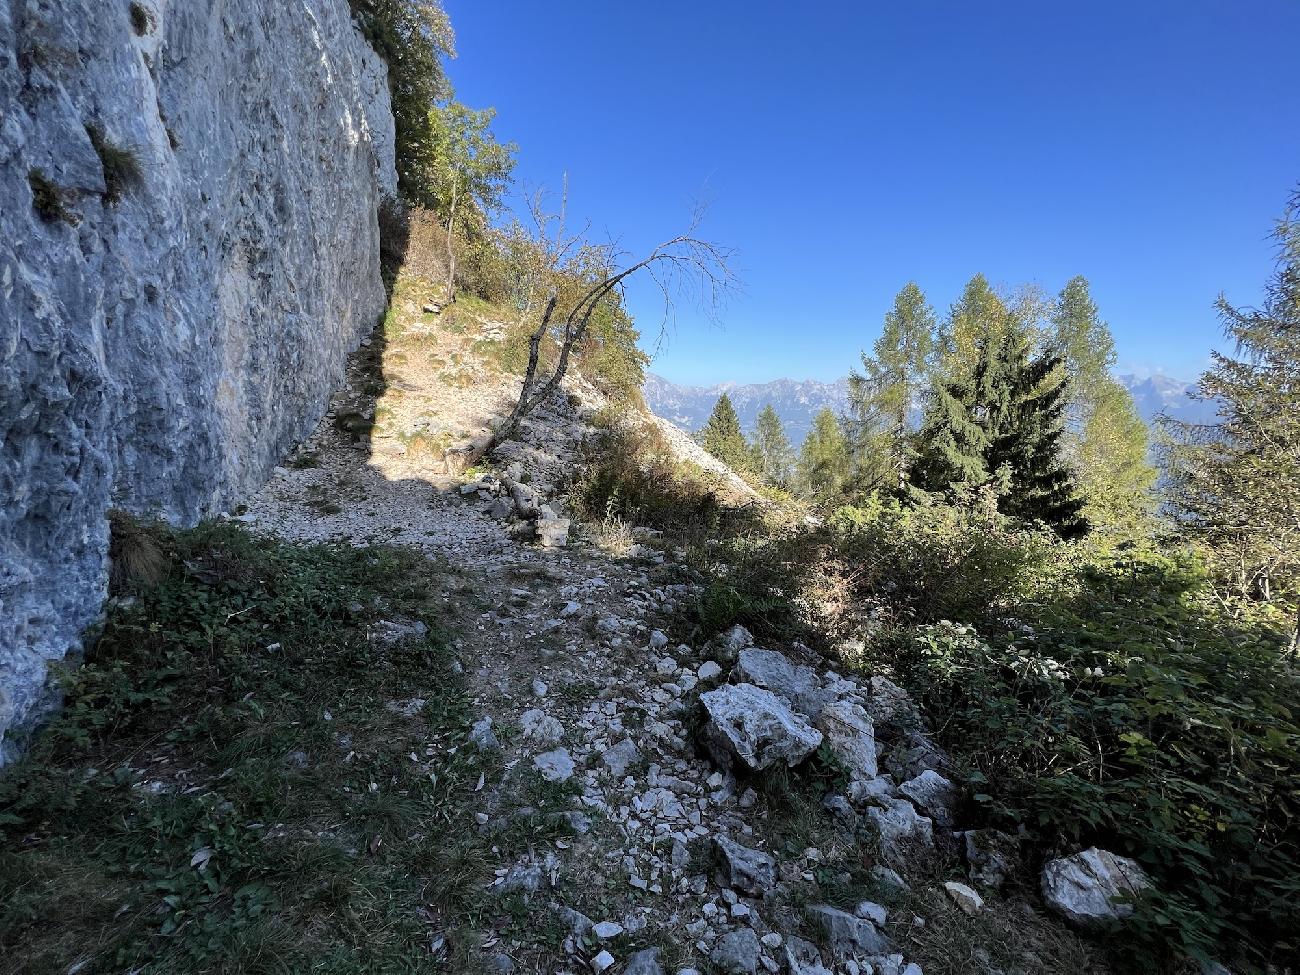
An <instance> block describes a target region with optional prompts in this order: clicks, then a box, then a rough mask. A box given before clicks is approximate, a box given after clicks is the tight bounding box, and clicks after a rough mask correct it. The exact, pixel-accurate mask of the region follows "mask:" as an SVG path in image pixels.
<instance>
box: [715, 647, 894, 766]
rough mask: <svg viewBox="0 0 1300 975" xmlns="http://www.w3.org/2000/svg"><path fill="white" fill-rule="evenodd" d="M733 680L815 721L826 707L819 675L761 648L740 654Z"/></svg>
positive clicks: (783, 656)
mask: <svg viewBox="0 0 1300 975" xmlns="http://www.w3.org/2000/svg"><path fill="white" fill-rule="evenodd" d="M731 679H732V680H733V681H735V682H736V683H737V684H753V685H754V686H755V687H761V688H763V689H764V690H768V691H771V692H772V693H773V694H775V695H776V696H777V697H779V698H782V699H783V700H785V701H787V702H789V704H790V705H791V707H793V708H794V709H795V710H796V711H798V712H800V713H801V714H804V715H807V716H808V717H809V718H812V719H814V720H815V719H816V717H817V715H818V714H819V713H820V712H821V709H822V706H823V705H824V704H825V703H826V695H825V694H824V692H823V691H822V687H821V681H820V680H819V679H818V677H817V672H816V671H815V670H813V669H812V668H811V667H807V666H805V665H803V664H796V663H794V662H792V661H791V660H790V659H789V658H787V657H786V656H785V655H784V654H780V653H777V652H776V651H775V650H763V649H760V648H758V647H750V648H748V649H745V650H741V651H740V652H739V654H738V655H737V657H736V666H735V667H734V668H733V669H732V671H731ZM873 758H874V756H873Z"/></svg>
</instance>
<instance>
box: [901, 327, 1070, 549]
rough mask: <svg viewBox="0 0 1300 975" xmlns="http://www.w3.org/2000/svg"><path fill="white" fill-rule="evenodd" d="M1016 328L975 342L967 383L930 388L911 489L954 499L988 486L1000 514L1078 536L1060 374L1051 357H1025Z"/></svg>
mask: <svg viewBox="0 0 1300 975" xmlns="http://www.w3.org/2000/svg"><path fill="white" fill-rule="evenodd" d="M1029 348H1030V344H1029V340H1028V339H1027V338H1026V337H1025V336H1024V335H1023V334H1020V333H1019V332H1017V331H1016V330H1015V329H1014V328H1010V329H1006V330H1003V331H1001V333H1000V334H995V335H993V336H991V337H985V338H983V339H981V340H980V341H979V342H978V343H977V345H976V350H975V359H974V363H973V367H972V370H971V374H970V378H969V379H966V380H959V381H952V382H948V383H944V384H940V385H938V386H937V387H936V389H935V390H934V393H933V395H932V397H931V402H930V406H929V409H928V411H927V414H926V422H925V424H924V426H923V427H922V429H921V433H920V436H919V438H918V439H919V441H920V452H919V456H918V459H917V463H916V465H915V466H914V468H913V476H912V483H913V485H914V486H915V487H916V488H918V489H920V490H922V491H926V492H929V493H943V494H947V495H949V496H954V497H960V496H962V495H963V494H967V493H969V492H970V491H971V490H973V489H976V488H981V487H985V486H988V487H991V488H993V490H994V491H995V493H996V494H997V496H998V499H999V500H998V509H999V510H1000V511H1002V513H1004V514H1007V515H1011V516H1013V517H1018V518H1024V519H1027V520H1033V521H1042V522H1044V523H1046V524H1048V525H1049V526H1051V527H1052V528H1053V529H1055V530H1056V531H1057V532H1059V533H1060V534H1062V535H1065V536H1073V535H1077V534H1079V533H1081V532H1082V531H1083V529H1084V523H1083V521H1082V520H1081V519H1080V518H1079V509H1080V506H1081V501H1080V500H1079V499H1078V497H1077V496H1076V494H1075V490H1074V485H1073V481H1072V479H1071V477H1070V473H1069V470H1068V469H1067V468H1066V467H1065V466H1064V464H1063V463H1062V461H1061V451H1060V446H1061V445H1060V440H1061V433H1062V430H1063V428H1064V419H1063V412H1064V400H1063V386H1064V375H1065V374H1064V370H1063V369H1062V368H1061V362H1060V359H1059V358H1057V357H1056V356H1054V355H1052V354H1051V353H1044V354H1041V355H1039V356H1037V357H1036V358H1034V359H1030V358H1029Z"/></svg>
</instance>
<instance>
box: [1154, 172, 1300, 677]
mask: <svg viewBox="0 0 1300 975" xmlns="http://www.w3.org/2000/svg"><path fill="white" fill-rule="evenodd" d="M1274 239H1275V240H1276V241H1277V244H1278V250H1279V255H1278V264H1277V270H1276V271H1275V273H1274V275H1273V277H1272V278H1271V279H1270V280H1269V282H1268V285H1267V287H1266V290H1265V300H1264V304H1263V306H1262V307H1261V308H1258V309H1256V308H1237V307H1235V306H1233V305H1232V304H1230V303H1229V302H1228V300H1227V298H1226V296H1220V297H1219V301H1218V310H1219V315H1220V317H1221V318H1222V320H1223V324H1224V331H1225V332H1226V334H1227V336H1228V338H1230V339H1232V341H1233V343H1234V345H1235V347H1236V348H1235V352H1234V354H1232V355H1228V354H1226V353H1219V352H1215V353H1214V354H1213V361H1212V364H1211V366H1210V368H1209V369H1208V370H1207V371H1206V372H1205V373H1204V374H1202V376H1201V378H1200V382H1199V384H1198V390H1197V395H1198V397H1199V398H1201V399H1205V400H1209V401H1213V402H1216V403H1217V404H1218V410H1219V411H1218V422H1217V423H1212V424H1206V425H1195V424H1189V423H1177V422H1172V421H1169V420H1166V421H1165V429H1166V430H1167V431H1168V433H1169V435H1170V443H1169V445H1168V447H1167V450H1166V458H1167V461H1168V468H1169V473H1170V479H1171V487H1170V491H1169V500H1170V503H1171V505H1172V507H1173V509H1174V513H1175V515H1176V517H1177V518H1178V519H1179V521H1180V522H1181V523H1182V524H1183V525H1184V526H1185V527H1186V528H1187V529H1188V530H1189V531H1190V532H1191V533H1192V534H1193V536H1194V537H1195V538H1196V539H1198V540H1199V541H1200V542H1201V543H1202V544H1203V545H1204V546H1205V547H1206V548H1207V550H1208V552H1209V555H1210V560H1211V568H1212V569H1213V570H1214V571H1215V573H1216V575H1217V577H1218V578H1219V579H1220V580H1221V581H1223V582H1224V583H1225V584H1226V586H1227V587H1228V588H1229V589H1230V590H1231V591H1233V592H1235V594H1236V595H1238V596H1240V597H1242V598H1246V599H1262V600H1282V601H1283V602H1284V603H1288V604H1289V605H1290V609H1291V612H1293V613H1298V612H1300V609H1297V605H1298V604H1300V492H1298V491H1297V485H1300V408H1297V404H1300V192H1297V193H1296V194H1295V195H1293V196H1292V198H1291V200H1290V203H1289V205H1288V207H1287V210H1286V212H1285V214H1284V215H1283V217H1282V219H1281V220H1279V221H1278V224H1277V227H1276V229H1275V232H1274ZM1298 634H1300V617H1297V623H1296V625H1294V626H1293V628H1292V638H1291V644H1292V651H1293V652H1295V651H1296V649H1297V641H1298V640H1300V636H1298Z"/></svg>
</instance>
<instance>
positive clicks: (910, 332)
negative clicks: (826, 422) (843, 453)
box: [849, 281, 935, 491]
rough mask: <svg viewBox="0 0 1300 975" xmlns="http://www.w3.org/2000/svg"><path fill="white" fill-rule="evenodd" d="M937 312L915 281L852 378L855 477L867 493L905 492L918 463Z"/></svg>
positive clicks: (900, 297) (900, 296) (901, 296)
mask: <svg viewBox="0 0 1300 975" xmlns="http://www.w3.org/2000/svg"><path fill="white" fill-rule="evenodd" d="M934 343H935V318H934V310H933V309H932V308H931V307H930V306H929V304H927V303H926V300H925V295H924V294H923V293H922V292H921V289H920V288H919V287H917V285H916V283H915V282H913V281H909V282H908V283H907V284H906V285H905V286H904V287H903V289H902V290H901V291H899V293H898V294H897V295H896V296H895V298H894V307H893V308H892V309H891V310H890V311H889V312H888V313H886V315H885V324H884V330H883V331H882V332H881V335H880V338H879V339H877V340H876V343H875V345H874V346H873V347H872V354H871V355H867V354H866V353H865V352H864V353H862V368H863V372H862V374H858V373H856V372H855V373H852V374H850V376H849V410H850V419H849V437H850V439H851V441H852V450H853V454H854V468H855V470H854V477H855V479H856V480H857V481H858V483H859V486H860V487H861V488H862V489H864V490H868V491H869V490H875V489H884V490H888V491H901V490H902V489H903V487H904V486H905V484H906V481H907V470H908V468H909V467H910V466H911V465H912V462H913V460H914V451H913V449H912V439H911V433H912V432H913V417H912V414H913V411H914V409H915V407H916V405H917V402H918V399H919V397H920V394H921V391H922V390H923V389H924V388H925V385H926V383H927V381H928V379H929V373H930V367H931V364H932V355H933V350H934Z"/></svg>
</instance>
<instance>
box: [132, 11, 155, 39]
mask: <svg viewBox="0 0 1300 975" xmlns="http://www.w3.org/2000/svg"><path fill="white" fill-rule="evenodd" d="M131 29H132V30H133V31H135V32H136V34H137V35H138V36H140V37H143V36H144V35H145V34H148V33H149V32H150V31H152V30H153V14H152V13H150V12H149V8H148V7H146V6H145V5H144V4H142V3H132V4H131Z"/></svg>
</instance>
